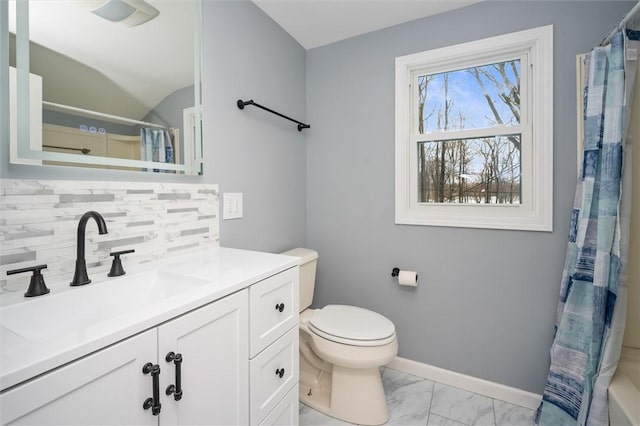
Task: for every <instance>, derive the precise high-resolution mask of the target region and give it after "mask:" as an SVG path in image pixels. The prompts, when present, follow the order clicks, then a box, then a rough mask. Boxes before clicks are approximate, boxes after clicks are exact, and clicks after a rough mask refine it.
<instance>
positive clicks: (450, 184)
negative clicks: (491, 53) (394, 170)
mask: <svg viewBox="0 0 640 426" xmlns="http://www.w3.org/2000/svg"><path fill="white" fill-rule="evenodd" d="M417 89H418V117H419V120H418V123H417V124H418V129H417V130H418V134H419V135H420V136H419V138H420V140H419V143H418V145H417V146H418V202H421V203H458V204H520V203H521V202H522V200H521V168H520V167H521V166H520V159H521V146H520V144H521V135H520V134H518V133H515V134H496V135H494V136H487V137H474V138H465V139H451V138H447V137H446V132H454V131H461V130H469V129H488V128H489V129H490V128H492V127H496V126H517V125H519V124H520V61H519V60H512V61H506V62H500V63H496V64H490V65H484V66H478V67H473V68H467V69H460V70H453V71H449V72H445V73H439V74H427V75H423V76H419V77H418V84H417ZM431 134H433V135H438V138H437V139H430V138H429V136H430V135H431ZM443 135H444V137H443Z"/></svg>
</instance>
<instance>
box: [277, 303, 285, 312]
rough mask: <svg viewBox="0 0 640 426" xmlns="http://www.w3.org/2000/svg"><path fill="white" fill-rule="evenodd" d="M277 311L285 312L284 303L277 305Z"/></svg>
mask: <svg viewBox="0 0 640 426" xmlns="http://www.w3.org/2000/svg"><path fill="white" fill-rule="evenodd" d="M276 311H278V312H282V311H284V303H280V304H277V305H276Z"/></svg>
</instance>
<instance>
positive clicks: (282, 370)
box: [276, 368, 284, 379]
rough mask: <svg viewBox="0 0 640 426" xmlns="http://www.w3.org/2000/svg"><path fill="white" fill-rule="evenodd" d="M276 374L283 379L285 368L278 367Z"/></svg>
mask: <svg viewBox="0 0 640 426" xmlns="http://www.w3.org/2000/svg"><path fill="white" fill-rule="evenodd" d="M276 376H278V377H279V378H281V379H282V377H283V376H284V368H278V369H277V370H276Z"/></svg>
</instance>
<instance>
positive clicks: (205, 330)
mask: <svg viewBox="0 0 640 426" xmlns="http://www.w3.org/2000/svg"><path fill="white" fill-rule="evenodd" d="M247 299H248V297H247V290H242V291H240V292H237V293H235V294H232V295H229V296H227V297H224V298H222V299H220V300H217V301H215V302H213V303H210V304H208V305H205V306H203V307H201V308H198V309H196V310H193V311H191V312H188V313H185V314H184V315H182V316H179V317H177V318H175V319H172V320H170V321H167V322H165V323H163V324H161V325H159V326H157V327H155V328H152V329H150V330H147V331H145V332H142V333H140V334H137V335H135V336H133V337H130V338H128V339H126V340H123V341H121V342H119V343H115V344H113V345H111V346H109V347H107V348H105V349H102V350H100V351H97V352H94V353H92V354H89V355H87V356H85V357H83V358H80V359H78V360H76V361H73V362H71V363H69V364H67V365H64V366H61V367H58V368H57V369H55V370H53V371H51V372H48V373H46V374H43V375H41V376H39V377H36V378H33V379H31V380H29V381H28V382H25V383H23V384H20V385H17V386H15V387H13V388H10V389H8V390H6V391H4V392H3V393H2V394H1V395H0V418H1V419H2V423H3V424H6V425H23V424H24V425H62V424H64V425H97V424H100V425H104V424H109V425H131V424H135V425H177V424H207V425H218V424H219V425H244V424H248V416H249V407H248V401H247V395H248V393H249V380H248V376H249V369H248V365H247V359H248V357H249V344H248V339H247V335H248V300H247ZM169 352H173V354H174V360H175V355H176V354H180V355H181V358H182V363H181V364H180V372H181V377H180V379H181V383H180V385H181V386H180V387H181V389H182V398H181V399H179V400H175V392H174V393H173V394H170V395H167V392H166V389H167V387H169V386H170V385H173V386H174V387H175V386H176V372H177V365H176V364H175V362H174V360H169V361H167V354H168V353H169ZM148 363H150V365H157V366H159V367H160V374H159V375H158V386H157V394H158V395H157V397H158V398H159V402H160V404H161V409H160V412H159V413H158V414H157V415H153V414H152V410H153V408H148V409H143V403H144V402H145V400H147V399H148V398H153V392H154V385H153V379H152V377H151V374H144V373H143V367H144V366H145V365H146V364H148Z"/></svg>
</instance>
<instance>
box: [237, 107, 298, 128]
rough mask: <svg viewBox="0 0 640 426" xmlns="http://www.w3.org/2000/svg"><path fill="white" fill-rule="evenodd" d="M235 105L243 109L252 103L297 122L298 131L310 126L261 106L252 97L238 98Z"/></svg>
mask: <svg viewBox="0 0 640 426" xmlns="http://www.w3.org/2000/svg"><path fill="white" fill-rule="evenodd" d="M236 105H238V108H240V109H244V107H245V106H247V105H253V106H255V107H258V108H261V109H263V110H265V111H268V112H270V113H271V114H275V115H278V116H280V117H282V118H285V119H287V120H289V121H293V122H294V123H298V131H299V132H301V131H302V129H309V128H311V125H309V124H305V123H303V122H301V121H298V120H294V119H293V118H291V117H287V116H286V115H284V114H280V113H279V112H277V111H274V110H272V109H269V108H267V107H265V106H262V105H260V104H259V103H256V102H254V101H253V99H250V100H248V101H243V100H242V99H238V102H237V103H236Z"/></svg>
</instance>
